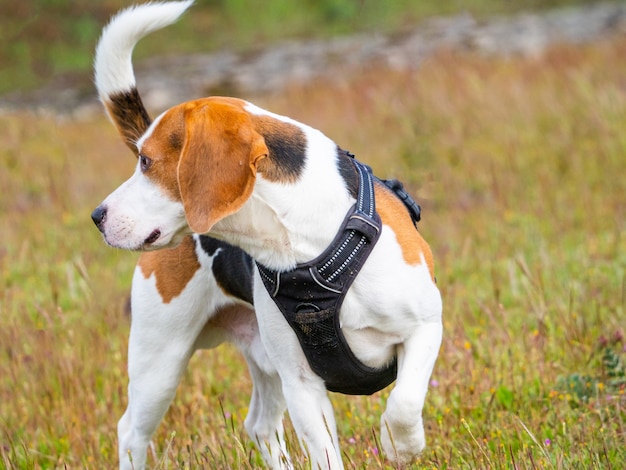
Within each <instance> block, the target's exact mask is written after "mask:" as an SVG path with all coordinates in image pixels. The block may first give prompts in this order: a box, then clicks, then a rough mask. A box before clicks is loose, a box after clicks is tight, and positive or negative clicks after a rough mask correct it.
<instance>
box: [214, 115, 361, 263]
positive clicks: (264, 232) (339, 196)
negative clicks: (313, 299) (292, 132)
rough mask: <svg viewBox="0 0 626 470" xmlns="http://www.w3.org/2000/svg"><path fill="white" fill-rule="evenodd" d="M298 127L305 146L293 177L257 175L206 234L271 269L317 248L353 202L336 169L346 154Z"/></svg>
mask: <svg viewBox="0 0 626 470" xmlns="http://www.w3.org/2000/svg"><path fill="white" fill-rule="evenodd" d="M301 128H302V129H303V131H304V132H305V134H306V137H307V149H306V154H305V157H304V159H305V161H304V162H302V171H301V172H300V174H299V176H298V178H297V179H296V180H295V181H294V182H290V183H285V182H280V181H279V182H276V181H271V180H268V179H266V178H264V177H263V174H262V173H259V174H257V181H256V183H255V187H254V191H253V193H252V196H251V197H250V198H249V199H248V201H247V202H246V203H245V204H244V206H243V207H242V208H241V209H240V210H239V211H238V212H237V213H235V214H233V215H231V216H229V217H226V218H225V219H223V220H221V221H220V222H218V223H217V224H216V225H215V226H214V227H213V229H212V230H211V235H214V236H216V237H217V238H223V239H225V240H227V241H228V242H230V243H232V244H235V245H237V246H239V247H240V248H242V249H243V250H245V251H246V252H248V253H249V254H250V255H251V256H252V257H253V258H255V259H256V260H257V261H259V262H260V263H262V264H264V265H265V266H267V267H269V268H271V269H276V270H287V269H291V268H293V267H295V265H296V264H298V263H303V262H306V261H309V260H311V259H313V258H315V257H317V256H318V255H319V254H320V253H322V252H323V251H324V250H325V249H326V248H327V247H328V245H329V244H330V243H331V242H332V240H333V238H334V237H335V235H336V233H337V230H338V229H339V227H340V226H341V223H342V221H343V219H344V217H345V215H346V213H347V211H348V210H349V209H350V207H351V206H352V205H353V204H354V202H355V199H354V197H353V196H352V195H351V194H350V191H349V190H348V187H347V183H346V180H345V179H344V176H342V174H341V172H340V171H339V162H338V158H347V157H340V156H339V155H338V149H337V145H336V144H335V143H334V142H333V141H332V140H331V139H329V138H328V137H326V136H324V135H323V134H322V133H320V132H319V131H317V130H314V129H311V128H308V127H306V126H302V127H301Z"/></svg>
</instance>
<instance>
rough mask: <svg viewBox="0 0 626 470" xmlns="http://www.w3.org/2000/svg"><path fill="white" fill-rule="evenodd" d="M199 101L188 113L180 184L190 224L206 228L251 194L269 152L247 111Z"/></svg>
mask: <svg viewBox="0 0 626 470" xmlns="http://www.w3.org/2000/svg"><path fill="white" fill-rule="evenodd" d="M215 108H216V107H215V106H212V105H205V106H198V107H194V108H192V109H190V110H187V112H186V113H185V142H184V144H183V148H182V151H181V156H180V161H179V163H178V186H179V189H180V195H181V199H182V203H183V207H184V209H185V216H186V217H187V223H188V224H189V228H191V230H192V231H193V232H194V233H207V232H208V231H209V230H210V229H211V227H213V225H214V224H215V223H216V222H218V221H219V220H221V219H223V218H224V217H226V216H228V215H231V214H233V213H235V212H237V211H238V210H239V209H240V208H241V206H242V205H243V204H244V203H245V201H246V200H247V199H248V198H249V197H250V194H252V190H253V187H254V183H255V180H256V167H257V163H258V162H259V160H261V159H262V158H264V157H266V156H267V154H268V150H267V146H266V145H265V140H264V139H263V137H262V136H261V135H260V134H259V133H258V132H256V130H255V129H254V127H253V125H252V122H251V120H250V118H249V116H248V115H247V113H245V112H241V111H239V112H233V110H230V111H229V110H228V109H226V108H227V107H221V108H220V107H217V108H218V109H215Z"/></svg>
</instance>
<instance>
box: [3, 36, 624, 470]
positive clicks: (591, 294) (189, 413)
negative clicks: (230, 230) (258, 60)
mask: <svg viewBox="0 0 626 470" xmlns="http://www.w3.org/2000/svg"><path fill="white" fill-rule="evenodd" d="M625 55H626V40H624V39H616V40H613V41H607V42H602V43H598V44H595V45H592V46H586V47H584V48H576V49H574V48H567V47H555V48H554V49H551V50H550V51H548V52H547V53H546V55H545V56H543V57H540V58H509V59H487V58H483V57H478V56H467V55H466V56H458V55H455V54H451V53H441V54H440V55H438V56H436V57H433V58H431V59H429V60H428V61H427V62H425V63H424V64H423V66H422V67H421V68H420V69H419V70H417V71H414V72H411V73H398V72H390V71H385V70H372V71H369V72H367V73H361V74H359V76H349V75H348V74H339V75H338V76H340V77H341V78H339V79H337V81H334V82H325V83H317V84H314V85H311V86H309V87H306V88H293V89H290V90H288V91H287V92H286V93H285V94H283V95H281V96H279V97H276V96H275V97H265V98H263V99H257V100H256V101H257V103H258V104H260V105H262V106H264V107H267V108H270V109H272V110H275V111H277V112H280V113H284V114H288V115H290V116H292V117H294V118H296V119H299V120H302V121H304V122H307V123H310V124H312V125H314V126H316V127H318V128H320V129H322V130H323V131H325V132H326V133H327V134H329V135H330V136H331V137H333V138H334V139H335V140H336V141H337V142H338V143H339V144H340V145H341V146H342V147H344V148H347V149H349V150H351V151H352V152H354V153H356V154H357V156H358V157H359V158H360V159H361V160H363V161H365V162H367V163H369V164H371V165H372V166H373V167H374V169H375V171H376V172H377V174H378V175H379V176H381V177H390V176H399V177H401V179H403V180H404V181H405V182H406V183H407V186H408V187H409V188H410V189H411V190H412V192H413V194H414V195H415V196H416V198H417V199H418V200H419V202H420V203H421V204H422V208H423V219H422V222H421V223H420V230H421V231H422V232H423V234H424V235H425V237H426V238H427V239H428V240H429V241H430V243H431V246H432V248H433V250H434V253H435V256H436V262H437V265H436V272H437V278H438V282H439V286H440V288H441V291H442V294H443V298H444V318H445V319H444V326H445V337H444V342H443V347H442V350H441V355H440V358H439V361H438V363H437V366H436V369H435V372H434V375H433V378H432V383H431V388H430V391H429V395H428V397H427V403H426V407H425V410H424V418H425V424H426V429H427V430H426V433H427V444H428V447H427V449H426V450H425V452H424V454H423V456H422V458H421V460H420V461H419V462H418V463H416V465H415V468H428V469H431V468H433V469H434V468H440V469H446V468H455V469H457V468H461V469H474V468H481V469H482V468H485V469H514V468H516V469H517V468H519V469H531V468H533V469H534V468H542V469H543V468H553V469H589V468H596V469H600V468H602V469H604V468H607V469H620V468H626V424H625V421H626V411H625V410H626V393H625V385H626V375H625V372H624V363H625V361H626V352H625V344H626V340H625V338H624V334H625V333H624V325H626V312H625V308H626V235H625V221H624V217H625V215H626V214H625V212H626V155H625V154H626V132H624V129H626V82H625V81H624V77H626V62H624V60H623V57H625ZM0 142H2V144H1V145H0V160H1V167H2V170H1V171H0V188H2V193H1V194H0V239H1V240H2V244H1V245H0V467H3V466H4V467H5V468H11V469H13V468H19V469H22V468H25V469H30V468H72V469H74V468H93V469H100V468H112V467H114V466H115V465H116V462H117V451H116V422H117V419H118V418H119V416H120V415H121V413H122V411H123V409H124V407H125V403H126V397H125V388H126V373H125V361H126V351H125V349H126V345H127V335H128V329H129V318H128V317H127V315H126V314H125V313H124V305H125V302H126V297H127V295H128V288H129V283H130V276H131V272H132V269H133V264H134V261H135V259H136V256H137V255H136V254H132V253H127V252H122V251H117V250H113V249H110V248H107V247H106V246H105V245H104V243H103V242H102V241H101V239H100V236H99V234H98V233H97V230H96V229H95V227H93V226H92V224H91V221H90V220H89V214H90V212H91V210H92V209H93V208H94V207H95V205H97V204H98V203H99V202H100V201H101V199H102V198H103V197H104V196H105V195H106V194H108V193H109V192H110V191H111V190H112V189H113V188H114V187H116V186H117V185H118V184H119V183H121V182H122V181H123V180H124V179H125V178H126V177H127V176H128V175H130V173H131V171H132V169H133V165H134V161H133V159H132V157H131V156H130V154H129V152H128V151H127V150H126V149H125V147H124V146H123V144H122V143H121V142H120V141H119V139H118V138H117V135H116V134H115V133H114V130H113V128H112V126H111V125H110V124H109V123H108V122H107V121H106V120H105V119H104V118H93V119H91V120H88V121H81V122H75V121H64V120H60V119H54V118H49V117H48V118H46V117H40V116H34V115H28V114H23V115H10V116H2V117H0ZM250 388H251V384H250V380H249V378H248V375H247V373H246V371H245V368H244V364H243V361H242V359H241V358H240V357H239V355H238V354H237V352H236V351H234V350H233V349H232V348H230V347H228V346H223V347H220V348H219V349H217V350H213V351H207V352H203V353H201V354H198V355H196V356H195V357H194V358H193V360H192V363H191V366H190V368H189V370H188V372H187V373H186V375H185V377H184V379H183V382H182V384H181V387H180V388H179V392H178V395H177V396H176V399H175V401H174V404H173V406H172V408H171V409H170V411H169V412H168V414H167V415H166V417H165V420H164V422H163V424H162V426H161V427H160V428H159V430H158V432H157V435H156V436H155V452H154V456H153V457H150V459H149V461H150V462H151V465H153V468H158V469H165V468H219V469H226V468H255V467H258V466H259V465H260V458H259V455H258V454H257V452H256V450H255V449H254V447H253V446H252V445H251V443H250V441H249V440H248V439H247V437H246V436H245V432H244V430H243V419H244V417H245V413H246V406H247V403H248V399H249V395H250ZM386 396H387V391H382V392H380V393H378V394H376V395H374V396H372V397H344V396H340V395H333V396H332V397H331V398H332V400H333V402H334V404H335V410H336V417H337V421H338V426H339V432H340V439H341V444H342V448H343V451H344V453H345V459H344V460H345V463H346V466H347V467H348V468H355V469H370V468H381V469H386V468H392V467H390V466H389V464H388V463H386V462H385V460H384V456H383V455H381V454H380V453H379V451H378V444H377V436H378V429H377V423H378V420H379V416H380V413H381V411H382V409H383V407H384V404H385V399H386ZM287 435H288V439H289V445H290V448H291V450H292V452H293V454H294V455H295V460H296V464H297V467H298V468H307V463H306V458H305V456H304V455H303V454H302V452H301V451H300V450H299V447H298V444H297V439H296V438H295V436H294V434H293V431H292V430H291V428H290V427H289V426H288V427H287Z"/></svg>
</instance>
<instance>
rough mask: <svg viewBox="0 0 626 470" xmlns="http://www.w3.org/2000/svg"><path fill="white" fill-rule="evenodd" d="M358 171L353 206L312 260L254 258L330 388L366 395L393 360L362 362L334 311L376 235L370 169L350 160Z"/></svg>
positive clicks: (393, 367)
mask: <svg viewBox="0 0 626 470" xmlns="http://www.w3.org/2000/svg"><path fill="white" fill-rule="evenodd" d="M352 161H353V162H354V165H355V166H356V169H357V171H358V175H359V189H358V194H357V200H356V204H355V205H354V206H353V207H352V209H351V210H350V211H349V212H348V214H347V216H346V218H345V219H344V221H343V224H342V226H341V228H340V229H339V232H338V233H337V236H336V237H335V239H334V240H333V242H332V243H331V244H330V245H329V247H328V248H327V249H326V250H325V251H324V252H323V253H322V254H321V255H320V256H318V257H317V258H316V259H314V260H312V261H310V262H308V263H302V264H299V265H298V266H296V267H295V268H294V269H293V270H291V271H286V272H277V271H273V270H271V269H269V268H267V267H265V266H263V265H262V264H260V263H258V262H257V267H258V269H259V273H260V275H261V279H262V281H263V284H264V285H265V288H266V289H267V291H268V293H269V294H270V296H271V297H272V299H273V300H274V302H275V303H276V305H277V306H278V308H279V309H280V311H281V312H282V314H283V316H284V317H285V319H286V320H287V322H288V323H289V325H290V326H291V327H292V329H293V330H294V332H295V333H296V336H297V337H298V341H299V342H300V345H301V346H302V350H303V351H304V354H305V356H306V358H307V360H308V362H309V365H310V366H311V369H312V370H313V371H314V372H315V373H316V374H318V375H319V376H320V377H322V379H324V381H325V383H326V388H327V389H328V390H330V391H333V392H340V393H345V394H350V395H370V394H372V393H374V392H377V391H378V390H381V389H382V388H384V387H386V386H387V385H389V384H390V383H391V382H393V381H394V380H395V378H396V375H397V364H396V360H395V358H394V361H393V363H392V364H390V365H389V366H387V367H386V368H383V369H377V368H372V367H369V366H367V365H365V364H363V363H362V362H361V361H359V360H358V358H357V357H356V356H355V355H354V354H353V353H352V351H351V350H350V347H349V345H348V343H347V341H346V339H345V337H344V336H343V333H342V332H341V326H340V324H339V310H340V308H341V305H342V303H343V300H344V298H345V295H346V293H347V292H348V289H349V288H350V285H351V284H352V282H353V281H354V279H355V278H356V276H357V274H358V273H359V271H360V269H361V267H362V266H363V264H364V263H365V260H366V259H367V257H368V256H369V254H370V253H371V251H372V249H373V248H374V245H375V244H376V242H377V241H378V238H379V236H380V232H381V228H382V223H381V220H380V217H379V215H378V214H377V213H376V204H375V199H374V182H373V176H372V172H371V169H370V168H369V167H367V166H366V165H363V164H362V163H360V162H359V161H357V160H356V159H352Z"/></svg>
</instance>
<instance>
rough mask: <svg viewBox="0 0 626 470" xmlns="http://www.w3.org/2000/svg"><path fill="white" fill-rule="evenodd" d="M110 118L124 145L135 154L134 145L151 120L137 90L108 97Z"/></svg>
mask: <svg viewBox="0 0 626 470" xmlns="http://www.w3.org/2000/svg"><path fill="white" fill-rule="evenodd" d="M108 99H109V101H110V105H109V106H108V109H109V112H110V113H111V117H112V118H113V121H114V122H115V124H116V126H117V128H118V130H119V131H120V133H121V134H122V136H123V137H124V141H125V143H126V145H127V146H128V147H129V148H130V149H131V150H132V151H133V152H134V153H137V147H136V143H137V141H138V140H139V138H140V137H141V136H142V135H143V134H144V132H146V130H147V129H148V127H149V126H150V123H151V122H152V119H150V116H149V115H148V111H147V110H146V108H145V106H144V105H143V102H142V101H141V96H139V92H138V91H137V88H134V87H133V88H132V89H131V90H130V91H127V92H121V93H114V94H112V95H110V96H109V98H108Z"/></svg>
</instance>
